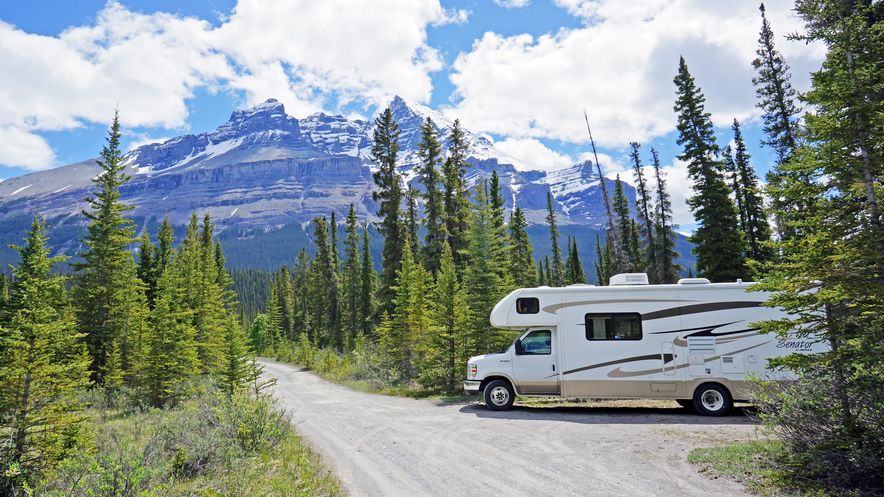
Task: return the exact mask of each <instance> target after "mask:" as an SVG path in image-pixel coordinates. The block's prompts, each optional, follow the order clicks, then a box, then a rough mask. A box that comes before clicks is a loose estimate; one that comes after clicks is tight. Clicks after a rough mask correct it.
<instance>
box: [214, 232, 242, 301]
mask: <svg viewBox="0 0 884 497" xmlns="http://www.w3.org/2000/svg"><path fill="white" fill-rule="evenodd" d="M215 267H216V273H217V274H218V288H220V289H221V293H222V296H223V300H224V306H225V307H226V308H227V311H228V312H234V311H235V310H236V307H237V295H236V290H235V289H234V281H233V277H232V276H230V272H229V271H228V270H227V258H225V257H224V249H223V248H222V247H221V242H220V241H215Z"/></svg>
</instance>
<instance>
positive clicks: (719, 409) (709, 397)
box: [694, 383, 734, 416]
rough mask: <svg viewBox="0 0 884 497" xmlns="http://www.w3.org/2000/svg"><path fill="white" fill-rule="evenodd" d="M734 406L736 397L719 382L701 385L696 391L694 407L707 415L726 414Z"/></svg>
mask: <svg viewBox="0 0 884 497" xmlns="http://www.w3.org/2000/svg"><path fill="white" fill-rule="evenodd" d="M733 408H734V399H733V398H732V397H731V393H730V392H728V391H727V388H724V387H723V386H721V385H719V384H717V383H707V384H705V385H700V387H699V388H697V390H696V391H694V409H696V410H697V412H699V413H700V414H704V415H706V416H724V415H725V414H727V413H729V412H731V409H733Z"/></svg>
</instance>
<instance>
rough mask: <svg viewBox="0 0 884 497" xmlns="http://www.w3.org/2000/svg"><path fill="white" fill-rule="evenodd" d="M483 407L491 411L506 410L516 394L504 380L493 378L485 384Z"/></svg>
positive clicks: (510, 405) (511, 404)
mask: <svg viewBox="0 0 884 497" xmlns="http://www.w3.org/2000/svg"><path fill="white" fill-rule="evenodd" d="M483 397H484V398H485V407H486V408H488V409H490V410H492V411H507V410H509V409H510V408H511V407H512V406H513V401H514V400H516V394H515V392H513V387H512V385H510V382H508V381H506V380H494V381H492V382H489V383H488V384H487V385H485V390H484V392H483Z"/></svg>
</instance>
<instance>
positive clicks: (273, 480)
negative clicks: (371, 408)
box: [34, 393, 345, 497]
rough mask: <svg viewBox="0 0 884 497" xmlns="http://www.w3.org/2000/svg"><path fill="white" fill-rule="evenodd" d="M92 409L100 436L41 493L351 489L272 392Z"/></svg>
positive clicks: (143, 496) (50, 496)
mask: <svg viewBox="0 0 884 497" xmlns="http://www.w3.org/2000/svg"><path fill="white" fill-rule="evenodd" d="M87 414H88V416H89V418H88V421H87V427H88V429H89V430H90V431H92V433H93V435H94V441H93V443H92V444H90V446H89V447H87V448H85V449H84V450H82V451H80V452H79V453H78V454H77V455H76V456H75V457H73V458H71V459H69V460H68V461H66V462H65V463H64V464H63V465H62V466H61V467H60V468H58V469H57V470H56V471H54V472H53V473H51V474H48V475H46V477H45V478H44V480H43V481H42V482H40V484H39V485H38V486H37V488H36V489H35V493H34V495H41V496H47V497H61V496H82V497H91V496H114V497H130V496H131V497H154V496H156V497H159V496H188V497H190V496H193V497H220V496H230V497H240V496H241V497H246V496H257V495H260V496H279V497H282V496H304V497H307V496H328V497H332V496H342V495H345V493H344V491H343V489H342V487H341V486H340V484H339V482H338V481H337V479H336V478H335V476H334V475H333V474H332V473H331V472H330V471H329V470H328V469H327V468H326V467H325V466H324V465H323V463H322V461H321V460H320V458H319V457H318V455H317V454H315V453H314V452H313V451H312V450H311V449H310V448H309V447H308V446H306V445H305V444H304V442H303V440H302V439H301V438H300V437H299V436H298V435H297V434H296V433H295V432H294V431H293V430H292V428H291V426H290V425H289V423H288V418H287V417H286V416H285V415H284V414H283V413H281V412H280V411H279V410H278V409H277V407H276V405H275V403H274V402H273V401H272V400H271V399H270V398H267V397H264V398H254V397H249V396H243V397H240V398H239V399H227V398H226V397H224V396H223V395H218V394H217V393H214V394H212V393H204V394H202V395H201V396H200V397H198V398H196V399H192V400H189V401H187V402H185V403H184V404H183V405H181V406H180V407H177V408H174V409H150V410H147V411H144V412H139V411H137V410H135V411H122V410H119V409H106V408H104V409H103V408H97V407H96V408H90V409H89V410H88V413H87Z"/></svg>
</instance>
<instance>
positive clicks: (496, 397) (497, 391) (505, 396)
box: [490, 387, 510, 406]
mask: <svg viewBox="0 0 884 497" xmlns="http://www.w3.org/2000/svg"><path fill="white" fill-rule="evenodd" d="M490 397H491V403H493V404H494V405H496V406H503V405H506V403H507V402H509V400H510V392H509V390H507V389H506V388H505V387H494V388H492V389H491V395H490Z"/></svg>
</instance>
